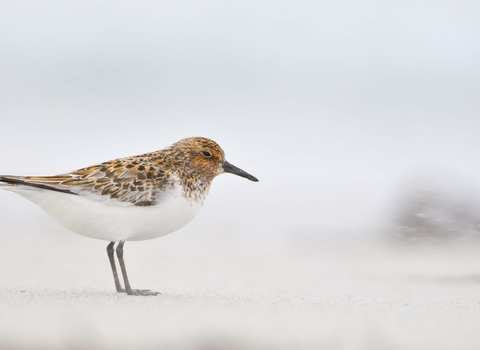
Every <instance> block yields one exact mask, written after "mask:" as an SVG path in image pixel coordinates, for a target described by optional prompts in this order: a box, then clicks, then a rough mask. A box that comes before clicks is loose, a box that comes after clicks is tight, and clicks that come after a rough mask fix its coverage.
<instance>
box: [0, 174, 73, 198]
mask: <svg viewBox="0 0 480 350" xmlns="http://www.w3.org/2000/svg"><path fill="white" fill-rule="evenodd" d="M0 185H11V186H21V187H33V188H41V189H44V190H50V191H56V192H62V193H69V194H76V193H74V192H72V191H70V190H68V189H63V188H57V187H53V186H49V185H45V184H40V183H36V182H32V181H31V180H29V179H28V178H26V177H23V176H10V175H0Z"/></svg>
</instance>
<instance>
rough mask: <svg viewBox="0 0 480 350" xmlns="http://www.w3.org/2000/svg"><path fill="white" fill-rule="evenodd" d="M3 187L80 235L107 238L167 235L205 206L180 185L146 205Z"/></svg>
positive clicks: (141, 238)
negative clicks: (159, 200)
mask: <svg viewBox="0 0 480 350" xmlns="http://www.w3.org/2000/svg"><path fill="white" fill-rule="evenodd" d="M0 188H2V189H5V190H9V191H13V192H16V193H18V194H20V195H21V196H23V197H25V198H26V199H28V200H30V201H32V202H33V203H35V204H37V205H38V206H40V207H41V208H42V209H43V210H44V211H45V212H47V213H48V214H49V215H50V216H52V217H53V218H54V219H55V220H57V221H58V222H59V223H60V224H62V225H63V226H65V227H66V228H68V229H70V230H71V231H73V232H75V233H77V234H79V235H82V236H86V237H91V238H97V239H103V240H107V241H120V240H125V241H141V240H147V239H153V238H158V237H161V236H165V235H167V234H169V233H172V232H174V231H176V230H178V229H180V228H181V227H183V226H185V225H186V224H187V223H189V222H190V221H191V220H192V219H193V218H194V217H195V216H196V215H197V214H198V212H199V211H200V209H201V208H202V203H201V202H196V201H193V200H188V199H186V198H185V197H184V196H182V189H181V186H180V185H176V186H175V187H174V189H173V190H171V191H169V192H167V193H165V197H164V198H163V200H162V201H161V202H160V203H158V204H156V205H152V206H146V207H139V206H134V205H133V204H131V203H121V202H118V201H116V200H108V201H98V200H94V199H90V198H88V197H85V196H81V195H73V194H66V193H61V192H56V191H50V190H46V189H39V188H31V187H27V186H21V185H20V186H10V185H4V184H1V186H0Z"/></svg>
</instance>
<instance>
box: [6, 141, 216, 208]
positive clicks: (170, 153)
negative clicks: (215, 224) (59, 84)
mask: <svg viewBox="0 0 480 350" xmlns="http://www.w3.org/2000/svg"><path fill="white" fill-rule="evenodd" d="M206 155H207V156H206ZM224 162H225V154H224V152H223V150H222V149H221V148H220V146H219V145H218V144H217V143H216V142H214V141H212V140H210V139H207V138H203V137H190V138H186V139H183V140H180V141H178V142H176V143H174V144H173V145H171V146H170V147H167V148H165V149H163V150H160V151H155V152H150V153H145V154H142V155H138V156H132V157H126V158H120V159H115V160H111V161H107V162H104V163H101V164H96V165H92V166H89V167H86V168H82V169H78V170H75V171H72V172H69V173H65V174H60V175H56V176H25V177H23V176H2V177H0V181H4V182H11V183H15V184H17V185H27V186H32V187H40V188H45V189H51V190H54V191H60V192H66V193H71V194H76V195H83V196H87V197H90V198H92V199H96V200H116V201H119V202H124V203H131V204H134V205H137V206H150V205H154V204H156V203H158V201H161V199H162V194H164V193H165V192H166V190H168V189H171V188H173V186H174V185H175V184H176V183H177V184H179V185H181V186H182V187H183V195H184V196H185V197H186V198H188V199H191V200H196V201H203V199H204V198H205V196H206V195H207V194H208V189H209V187H210V184H211V182H212V180H213V179H214V178H215V176H217V175H219V174H221V173H222V172H223V170H222V164H223V163H224Z"/></svg>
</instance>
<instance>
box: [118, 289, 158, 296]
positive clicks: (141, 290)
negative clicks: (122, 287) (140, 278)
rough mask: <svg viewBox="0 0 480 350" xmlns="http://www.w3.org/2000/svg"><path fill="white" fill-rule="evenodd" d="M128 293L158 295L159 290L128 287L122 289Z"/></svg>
mask: <svg viewBox="0 0 480 350" xmlns="http://www.w3.org/2000/svg"><path fill="white" fill-rule="evenodd" d="M123 292H125V293H127V294H128V295H141V296H152V295H159V294H160V293H159V292H154V291H151V290H150V289H129V290H126V291H123Z"/></svg>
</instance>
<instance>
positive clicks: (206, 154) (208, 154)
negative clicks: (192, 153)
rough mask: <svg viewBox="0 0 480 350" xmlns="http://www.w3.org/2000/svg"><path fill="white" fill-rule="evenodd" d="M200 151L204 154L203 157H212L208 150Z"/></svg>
mask: <svg viewBox="0 0 480 350" xmlns="http://www.w3.org/2000/svg"><path fill="white" fill-rule="evenodd" d="M201 153H202V156H204V157H205V158H212V154H211V153H210V152H208V151H203V152H201Z"/></svg>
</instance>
